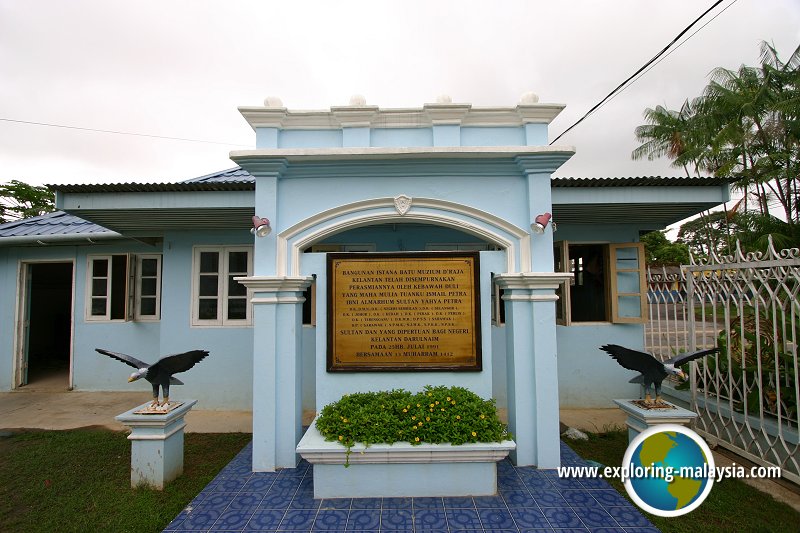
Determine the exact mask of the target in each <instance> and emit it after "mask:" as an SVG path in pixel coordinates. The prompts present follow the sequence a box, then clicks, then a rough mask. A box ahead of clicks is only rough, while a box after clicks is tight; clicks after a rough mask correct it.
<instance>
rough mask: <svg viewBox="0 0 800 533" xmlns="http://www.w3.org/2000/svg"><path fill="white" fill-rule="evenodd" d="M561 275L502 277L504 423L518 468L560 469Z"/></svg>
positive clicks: (567, 276)
mask: <svg viewBox="0 0 800 533" xmlns="http://www.w3.org/2000/svg"><path fill="white" fill-rule="evenodd" d="M571 277H572V275H571V274H566V273H560V272H524V273H516V274H500V275H497V276H495V282H496V283H497V284H498V285H499V286H500V288H502V289H504V295H503V300H505V304H506V341H507V345H506V361H507V366H508V370H507V375H508V422H509V429H510V431H511V433H512V434H513V435H514V440H515V441H516V443H517V449H516V451H515V452H513V453H512V459H513V460H514V462H515V463H516V464H517V465H518V466H529V465H535V466H538V467H539V468H556V467H558V466H559V465H560V457H561V456H560V443H559V431H558V429H559V425H558V424H559V420H558V416H559V415H558V365H557V362H556V354H557V346H556V319H555V301H556V300H557V299H558V297H557V296H556V294H555V290H556V289H557V288H558V286H559V284H560V283H562V282H564V281H565V280H568V279H570V278H571Z"/></svg>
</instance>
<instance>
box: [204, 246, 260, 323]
mask: <svg viewBox="0 0 800 533" xmlns="http://www.w3.org/2000/svg"><path fill="white" fill-rule="evenodd" d="M252 256H253V254H252V248H251V247H241V246H240V247H234V246H223V247H213V248H212V247H203V248H195V250H194V261H193V276H192V280H193V285H192V325H195V326H244V325H249V324H250V317H251V306H250V299H249V297H248V294H247V288H246V287H245V286H244V285H242V284H241V283H239V282H238V281H236V280H234V278H235V277H238V276H249V275H251V274H252V272H253V258H252Z"/></svg>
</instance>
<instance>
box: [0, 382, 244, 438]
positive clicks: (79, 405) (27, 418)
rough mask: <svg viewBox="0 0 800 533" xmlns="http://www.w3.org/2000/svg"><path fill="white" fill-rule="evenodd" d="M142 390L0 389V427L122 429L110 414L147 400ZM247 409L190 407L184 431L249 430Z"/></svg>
mask: <svg viewBox="0 0 800 533" xmlns="http://www.w3.org/2000/svg"><path fill="white" fill-rule="evenodd" d="M149 399H150V398H149V395H148V394H147V393H142V392H77V391H72V392H64V391H47V390H45V391H37V390H31V389H28V390H26V389H20V390H18V391H13V392H0V429H5V430H8V429H22V428H25V429H56V430H63V429H75V428H80V427H86V426H101V427H106V428H109V429H112V430H115V431H124V430H125V429H126V428H125V426H123V425H122V424H120V423H119V422H117V421H116V420H114V417H115V416H117V415H118V414H120V413H124V412H125V411H127V410H129V409H132V408H133V407H136V406H137V405H141V404H143V403H145V402H147V401H148V400H149ZM252 430H253V416H252V414H251V413H250V411H208V410H202V409H193V410H192V411H191V412H189V414H188V415H187V416H186V432H187V433H250V432H251V431H252Z"/></svg>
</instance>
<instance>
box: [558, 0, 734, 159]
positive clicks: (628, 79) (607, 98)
mask: <svg viewBox="0 0 800 533" xmlns="http://www.w3.org/2000/svg"><path fill="white" fill-rule="evenodd" d="M723 1H724V0H717V1H716V2H714V4H712V5H711V7H709V8H708V9H706V10H705V11H704V12H703V13H702V14H701V15H700V16H699V17H697V18H696V19H694V20H693V21H692V23H691V24H689V25H688V26H686V27H685V28H684V29H683V30H681V32H680V33H679V34H678V35H677V36H676V37H675V38H674V39H672V41H671V42H670V43H669V44H668V45H667V46H665V47H664V48H663V49H662V50H661V51H660V52H659V53H657V54H656V55H654V56H653V57H652V58H651V59H650V60H649V61H648V62H647V63H645V64H644V65H642V66H641V67H639V70H637V71H636V72H634V73H633V74H631V75H630V76H629V77H628V78H627V79H626V80H625V81H623V82H622V83H620V84H619V85H617V86H616V87H615V88H614V90H613V91H611V92H610V93H608V94H607V95H606V96H605V98H603V99H602V100H600V101H599V102H598V103H596V104H595V105H594V106H593V107H592V108H591V109H590V110H589V111H587V112H586V114H584V115H583V116H582V117H581V118H579V119H578V120H577V121H576V122H575V123H574V124H572V125H571V126H570V127H569V128H567V129H565V130H564V131H562V132H561V133H560V134H559V135H558V137H556V138H555V139H553V140H552V141H551V142H550V144H551V145H552V144H553V143H555V142H556V141H557V140H559V139H560V138H561V137H563V136H564V135H566V134H567V132H569V131H570V130H572V129H573V128H574V127H575V126H577V125H578V124H580V123H581V122H583V121H584V120H586V119H587V118H589V115H591V114H592V113H594V112H595V111H596V110H597V109H598V108H599V107H600V106H602V105H603V104H604V103H606V102H607V101H608V100H609V99H611V98H612V97H613V96H614V95H615V94H616V93H617V92H619V91H620V90H621V89H622V88H623V87H624V86H625V85H627V83H628V82H629V81H631V80H632V79H633V78H635V77H636V76H637V75H639V73H641V72H643V71H644V70H645V69H646V68H647V67H649V66H650V65H652V64H653V63H654V62H655V61H656V60H658V58H660V57H661V56H663V55H664V54H665V53H666V52H667V50H669V49H670V48H672V46H673V45H674V44H675V43H676V42H678V41H679V40H680V38H681V37H683V35H685V34H686V32H688V31H689V30H690V29H692V27H693V26H694V25H695V24H697V23H698V22H699V21H700V20H701V19H702V18H703V17H705V16H706V15H707V14H708V13H709V12H711V11H712V10H713V9H715V8H716V7H717V6H718V5H720V4H721V3H722V2H723Z"/></svg>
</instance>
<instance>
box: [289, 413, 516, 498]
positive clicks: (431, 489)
mask: <svg viewBox="0 0 800 533" xmlns="http://www.w3.org/2000/svg"><path fill="white" fill-rule="evenodd" d="M515 447H516V444H514V441H510V440H507V441H503V442H477V443H470V444H461V445H458V446H453V445H451V444H421V445H418V446H412V445H411V444H410V443H408V442H396V443H394V444H372V445H370V446H364V445H363V444H359V443H356V445H355V446H353V447H352V448H351V450H350V455H349V460H348V455H347V450H346V448H345V447H344V446H342V445H341V444H340V443H338V442H328V441H326V440H325V439H324V437H323V436H322V435H320V433H319V431H317V427H316V425H315V424H314V423H312V424H311V426H310V427H309V428H308V431H306V433H305V435H303V438H302V439H301V440H300V443H299V444H298V445H297V453H299V454H300V455H301V456H302V457H303V458H304V459H305V460H307V461H308V462H309V463H311V464H313V465H314V497H315V498H378V497H396V496H403V497H433V496H438V497H441V496H454V497H455V496H490V495H493V494H496V493H497V461H500V460H502V459H504V458H505V457H506V456H507V455H508V452H510V451H511V450H513V449H514V448H515ZM346 463H349V466H347V467H345V466H344V465H345V464H346Z"/></svg>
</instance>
